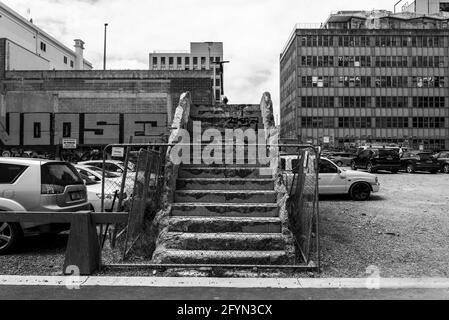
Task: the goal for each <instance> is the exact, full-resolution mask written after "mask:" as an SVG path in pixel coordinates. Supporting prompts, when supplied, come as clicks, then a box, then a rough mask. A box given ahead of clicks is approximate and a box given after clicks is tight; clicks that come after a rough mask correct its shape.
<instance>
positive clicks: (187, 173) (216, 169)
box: [179, 164, 267, 179]
mask: <svg viewBox="0 0 449 320" xmlns="http://www.w3.org/2000/svg"><path fill="white" fill-rule="evenodd" d="M264 171H266V170H264V169H263V167H260V166H254V165H247V164H244V165H211V166H204V165H195V164H191V165H182V167H181V168H180V170H179V178H199V177H201V178H241V179H245V178H246V179H252V178H267V175H266V174H265V172H264Z"/></svg>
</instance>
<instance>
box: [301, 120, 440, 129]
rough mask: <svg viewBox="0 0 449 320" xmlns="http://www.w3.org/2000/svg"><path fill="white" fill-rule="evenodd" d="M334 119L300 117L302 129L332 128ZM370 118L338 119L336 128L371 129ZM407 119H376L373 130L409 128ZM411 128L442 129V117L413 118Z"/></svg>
mask: <svg viewBox="0 0 449 320" xmlns="http://www.w3.org/2000/svg"><path fill="white" fill-rule="evenodd" d="M334 119H335V118H334V117H302V118H301V127H302V128H334V127H335V122H334V121H335V120H334ZM371 119H372V118H371V117H339V118H338V125H337V128H345V129H350V128H362V129H368V128H372V122H371ZM409 125H410V122H409V118H408V117H377V118H375V128H392V129H394V128H409V127H410V126H409ZM411 125H412V127H413V128H428V129H438V128H444V118H443V117H415V118H413V119H412V123H411Z"/></svg>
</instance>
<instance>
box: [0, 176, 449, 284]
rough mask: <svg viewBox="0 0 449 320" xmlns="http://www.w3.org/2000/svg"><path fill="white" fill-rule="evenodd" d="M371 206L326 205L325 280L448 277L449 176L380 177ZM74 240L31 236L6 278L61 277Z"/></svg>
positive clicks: (0, 260)
mask: <svg viewBox="0 0 449 320" xmlns="http://www.w3.org/2000/svg"><path fill="white" fill-rule="evenodd" d="M377 175H378V177H379V180H380V183H381V189H380V192H379V193H377V194H374V195H373V196H372V198H371V200H370V201H367V202H354V201H352V200H351V199H350V198H349V197H345V196H326V197H322V198H321V201H320V212H321V243H322V260H323V274H322V276H323V277H363V276H366V270H367V268H368V267H370V266H374V267H375V268H378V269H375V270H379V272H380V275H381V276H383V277H425V276H435V277H436V276H440V277H447V276H449V252H448V250H447V248H448V247H449V190H448V189H449V175H447V174H437V175H434V174H428V173H415V174H406V173H399V174H390V173H383V172H379V173H377ZM66 242H67V235H64V234H62V235H57V236H46V237H34V238H27V239H26V240H25V241H24V242H23V243H22V245H21V247H20V248H19V252H18V253H16V254H13V255H8V256H0V274H14V275H55V274H60V272H61V269H62V267H61V266H62V263H63V260H64V250H65V245H66Z"/></svg>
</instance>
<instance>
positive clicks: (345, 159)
mask: <svg viewBox="0 0 449 320" xmlns="http://www.w3.org/2000/svg"><path fill="white" fill-rule="evenodd" d="M355 157H356V155H355V154H353V153H348V152H333V153H329V154H328V156H326V157H325V158H328V159H329V160H332V161H333V162H334V163H335V164H336V165H337V166H339V167H349V166H351V162H352V160H353V159H354V158H355Z"/></svg>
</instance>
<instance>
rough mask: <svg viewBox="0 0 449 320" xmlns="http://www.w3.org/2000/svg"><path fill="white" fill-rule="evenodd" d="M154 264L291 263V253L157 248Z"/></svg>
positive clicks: (292, 261)
mask: <svg viewBox="0 0 449 320" xmlns="http://www.w3.org/2000/svg"><path fill="white" fill-rule="evenodd" d="M153 263H156V264H203V265H256V266H258V265H291V264H294V260H292V257H291V254H288V253H287V252H285V251H231V250H229V251H228V250H227V251H212V250H166V249H165V248H158V250H156V252H155V253H154V255H153Z"/></svg>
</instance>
